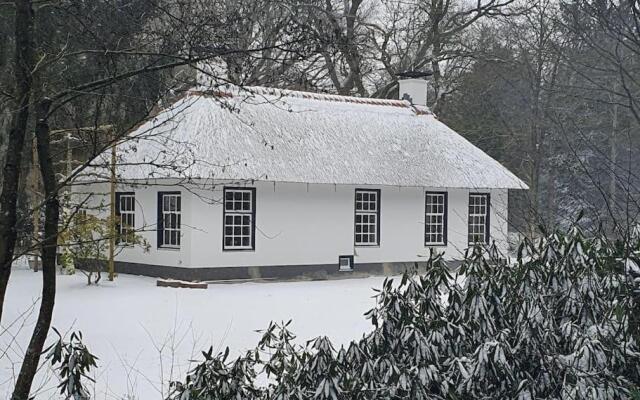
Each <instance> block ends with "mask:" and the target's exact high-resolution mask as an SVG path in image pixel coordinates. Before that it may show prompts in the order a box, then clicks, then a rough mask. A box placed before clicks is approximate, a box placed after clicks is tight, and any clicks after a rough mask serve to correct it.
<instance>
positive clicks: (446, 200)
mask: <svg viewBox="0 0 640 400" xmlns="http://www.w3.org/2000/svg"><path fill="white" fill-rule="evenodd" d="M429 195H438V196H443V201H444V203H443V215H442V242H441V243H436V242H427V234H431V232H427V199H428V197H429ZM448 224H449V192H442V191H439V192H436V191H425V192H424V237H423V239H424V245H425V247H444V246H447V244H448V243H449V241H448V238H447V231H448ZM436 234H437V233H436Z"/></svg>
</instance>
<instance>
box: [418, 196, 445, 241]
mask: <svg viewBox="0 0 640 400" xmlns="http://www.w3.org/2000/svg"><path fill="white" fill-rule="evenodd" d="M447 197H448V196H447V193H446V192H426V193H425V208H424V244H425V246H444V245H446V244H447Z"/></svg>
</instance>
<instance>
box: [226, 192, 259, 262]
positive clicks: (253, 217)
mask: <svg viewBox="0 0 640 400" xmlns="http://www.w3.org/2000/svg"><path fill="white" fill-rule="evenodd" d="M229 190H233V191H246V192H250V193H251V211H250V212H248V213H244V214H247V215H251V229H250V231H251V247H235V246H231V247H227V245H226V243H225V242H226V240H225V239H226V232H225V228H226V218H227V207H226V200H227V191H229ZM231 213H233V214H243V212H242V211H240V212H238V211H233V212H231ZM255 249H256V188H255V187H242V186H240V187H238V186H225V187H224V188H223V189H222V251H232V252H233V251H255Z"/></svg>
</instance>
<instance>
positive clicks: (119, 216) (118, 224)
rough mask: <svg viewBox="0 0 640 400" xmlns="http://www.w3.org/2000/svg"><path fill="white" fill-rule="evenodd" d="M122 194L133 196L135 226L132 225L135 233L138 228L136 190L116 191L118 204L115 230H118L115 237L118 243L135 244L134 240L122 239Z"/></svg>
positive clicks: (121, 244)
mask: <svg viewBox="0 0 640 400" xmlns="http://www.w3.org/2000/svg"><path fill="white" fill-rule="evenodd" d="M122 196H133V201H132V202H131V204H132V206H133V210H132V211H133V226H131V227H130V228H131V230H132V231H133V232H134V234H135V229H136V193H135V192H116V206H115V212H116V221H115V230H116V237H115V242H116V244H117V245H120V246H133V244H134V243H133V242H129V241H127V240H125V241H123V240H122V210H121V209H120V200H121V199H122Z"/></svg>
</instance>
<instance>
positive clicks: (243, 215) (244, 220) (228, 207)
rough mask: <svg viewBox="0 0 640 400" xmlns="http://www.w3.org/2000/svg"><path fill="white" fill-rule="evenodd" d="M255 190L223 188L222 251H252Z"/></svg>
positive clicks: (254, 222)
mask: <svg viewBox="0 0 640 400" xmlns="http://www.w3.org/2000/svg"><path fill="white" fill-rule="evenodd" d="M255 194H256V190H255V188H248V189H245V188H224V213H223V220H224V238H223V249H224V250H254V249H255V227H256V196H255Z"/></svg>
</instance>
